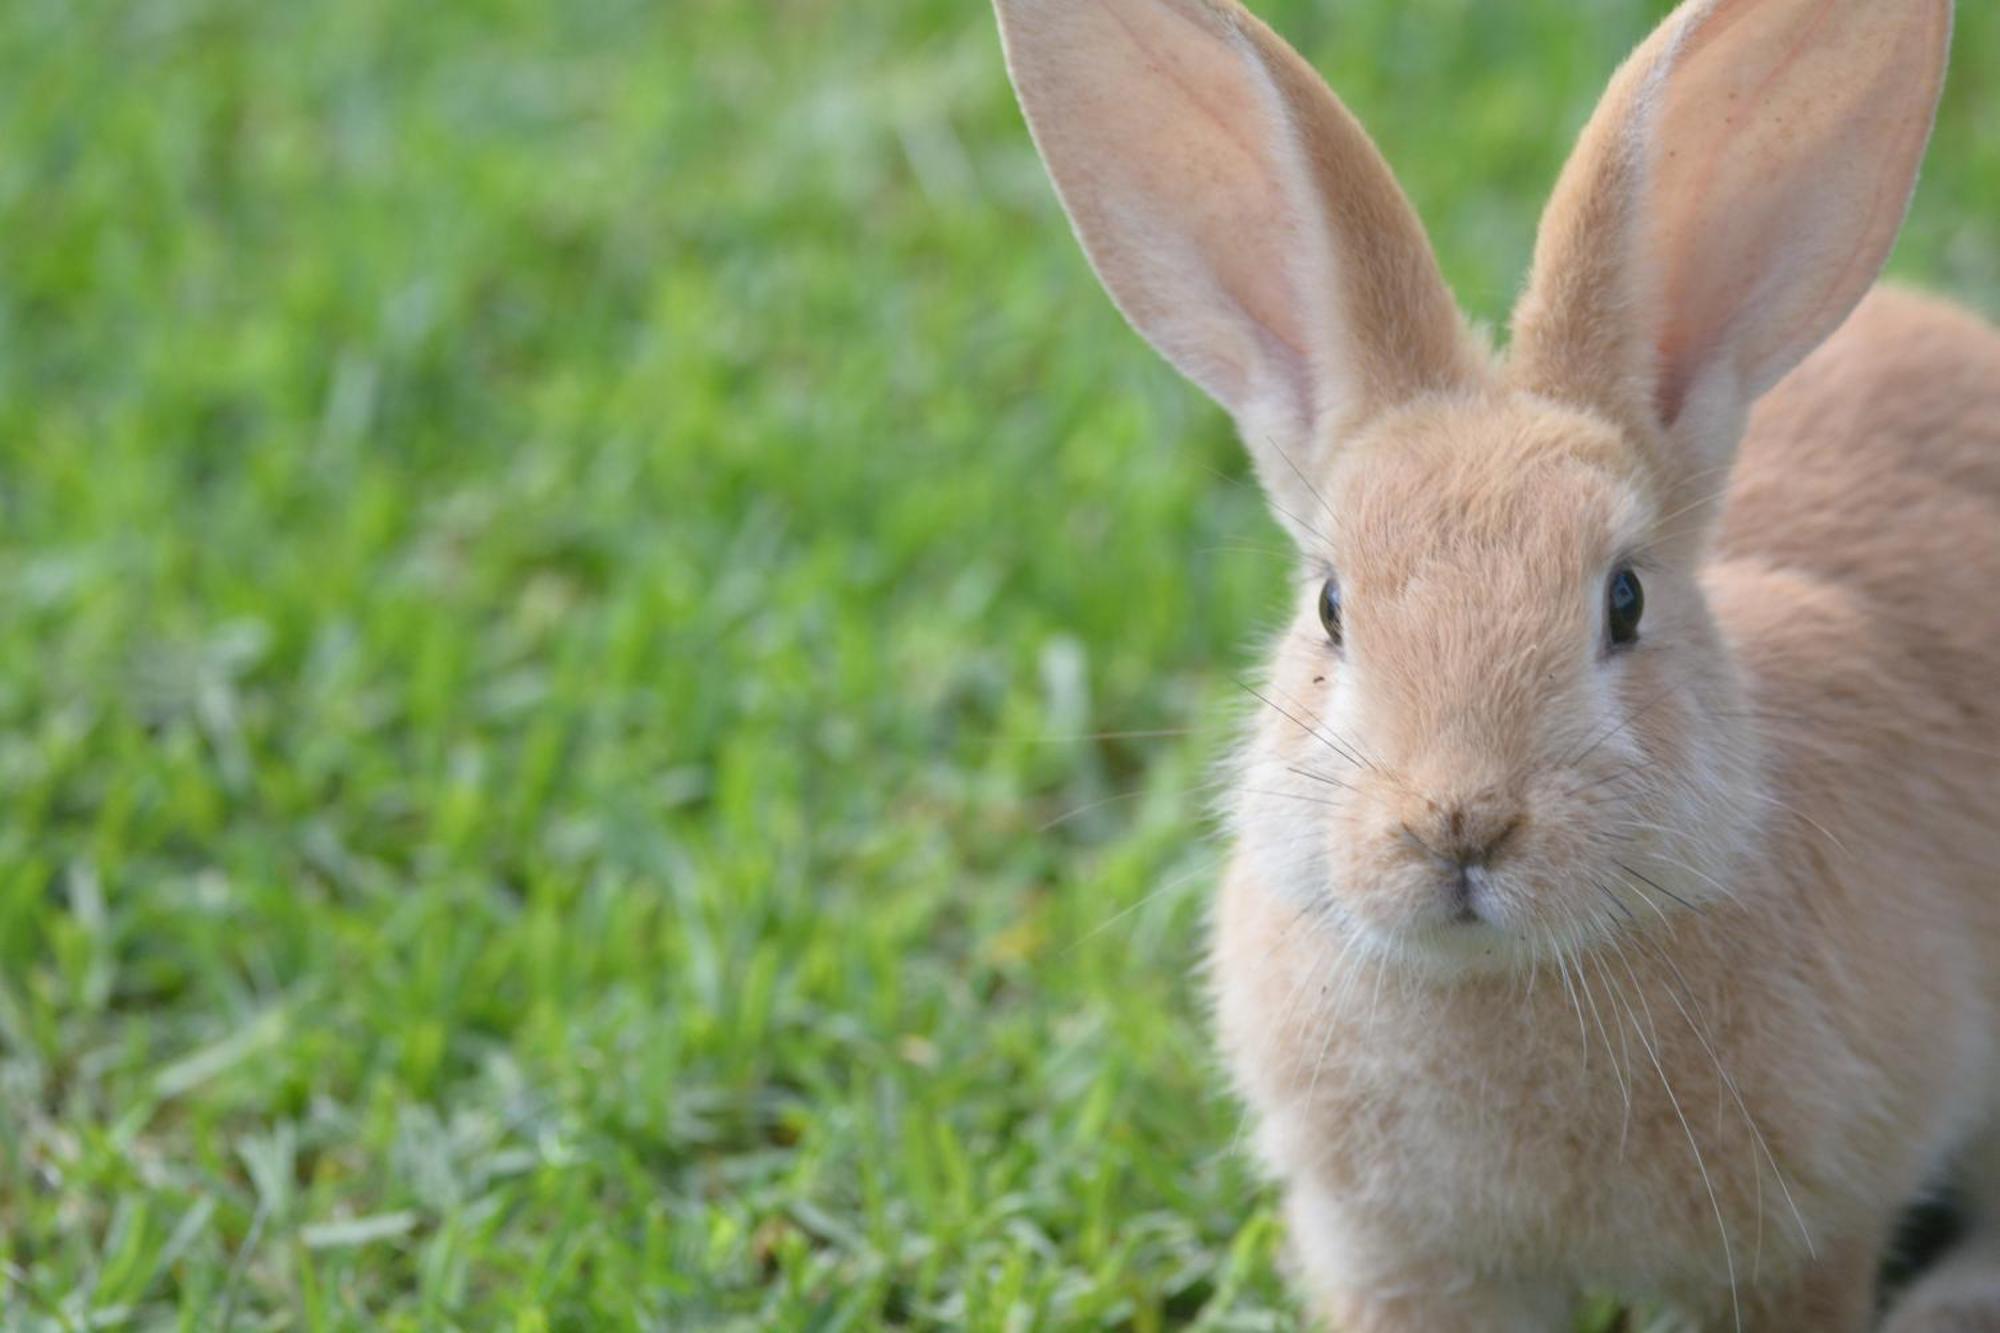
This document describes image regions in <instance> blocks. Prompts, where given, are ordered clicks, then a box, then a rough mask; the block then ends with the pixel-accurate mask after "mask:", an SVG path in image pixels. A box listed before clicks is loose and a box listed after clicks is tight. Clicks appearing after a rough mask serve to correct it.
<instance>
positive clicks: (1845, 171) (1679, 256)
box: [1513, 0, 1951, 484]
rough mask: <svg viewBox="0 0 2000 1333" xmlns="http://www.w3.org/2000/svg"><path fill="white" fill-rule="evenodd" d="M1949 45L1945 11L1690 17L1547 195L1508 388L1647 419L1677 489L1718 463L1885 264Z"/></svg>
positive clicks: (1903, 0)
mask: <svg viewBox="0 0 2000 1333" xmlns="http://www.w3.org/2000/svg"><path fill="white" fill-rule="evenodd" d="M1950 38H1951V3H1950V0H1689V3H1686V4H1683V5H1682V6H1681V7H1680V8H1679V9H1678V10H1676V11H1675V12H1674V14H1673V15H1672V16H1671V17H1669V18H1668V20H1667V21H1666V23H1665V24H1664V25H1663V26H1662V27H1661V29H1660V30H1659V31H1658V32H1657V33H1655V34H1654V35H1653V37H1652V39H1651V40H1650V41H1648V42H1647V43H1646V44H1645V45H1644V46H1642V47H1640V48H1639V51H1638V52H1637V53H1636V54H1635V55H1634V56H1633V57H1632V58H1631V60H1630V61H1628V62H1627V63H1626V65H1625V67H1624V68H1623V69H1622V70H1620V71H1619V73H1618V76H1617V77H1616V78H1615V79H1614V80H1613V82H1612V85H1611V90H1610V92H1609V93H1608V94H1607V95H1606V97H1605V100H1604V103H1603V105H1602V106H1600V107H1599V109H1598V111H1597V114H1596V116H1595V117H1594V118H1593V119H1592V120H1591V122H1590V124H1589V125H1588V126H1587V127H1586V128H1585V130H1584V133H1583V138H1582V141H1581V143H1580V144H1579V145H1578V147H1577V150H1576V153H1575V155H1574V156H1573V157H1572V158H1571V159H1570V162H1569V165H1568V167H1567V168H1565V170H1564V172H1563V175H1562V179H1561V180H1560V181H1559V182H1558V184H1557V186H1556V192H1555V197H1554V199H1553V200H1552V201H1551V202H1550V205H1549V208H1548V212H1547V213H1546V214H1545V215H1544V217H1543V220H1542V230H1541V235H1540V238H1539V240H1538V242H1537V244H1536V250H1535V266H1534V274H1533V276H1532V277H1531V279H1530V280H1529V284H1528V289H1527V293H1526V295H1525V296H1524V297H1523V298H1522V301H1521V305H1520V307H1519V308H1518V309H1517V310H1516V312H1515V316H1514V339H1513V342H1514V353H1513V358H1514V371H1513V373H1514V375H1515V376H1516V377H1517V379H1518V380H1520V381H1521V382H1523V383H1525V384H1527V385H1528V386H1529V387H1532V388H1536V389H1540V390H1542V391H1544V392H1547V393H1549V394H1552V395H1554V396H1558V397H1569V398H1579V397H1580V398H1582V399H1583V400H1585V401H1587V402H1589V403H1591V404H1592V405H1594V406H1597V407H1600V408H1603V409H1606V410H1608V411H1611V412H1612V413H1614V414H1615V415H1619V416H1621V417H1622V418H1623V419H1625V420H1627V421H1632V420H1637V421H1639V422H1641V423H1643V425H1644V427H1645V428H1646V430H1647V433H1648V434H1649V436H1651V437H1652V438H1655V439H1659V440H1663V441H1664V442H1665V443H1666V444H1667V445H1668V446H1669V451H1670V453H1671V454H1672V455H1673V456H1672V457H1671V458H1668V459H1662V460H1660V463H1661V466H1662V467H1663V468H1664V469H1665V470H1666V472H1667V474H1668V475H1667V478H1666V479H1667V480H1668V481H1669V483H1670V484H1684V483H1685V482H1686V481H1687V479H1688V478H1690V477H1692V476H1694V475H1696V473H1697V472H1698V471H1706V470H1713V469H1716V468H1718V467H1720V466H1721V465H1723V464H1726V463H1727V462H1728V461H1729V459H1730V457H1731V455H1732V452H1733V450H1734V448H1735V446H1736V442H1737V439H1738V437H1739V436H1740V434H1741V431H1742V425H1743V420H1744V415H1745V413H1746V412H1747V411H1748V409H1749V407H1750V405H1751V403H1752V402H1754V401H1755V400H1756V398H1757V396H1758V395H1759V394H1761V393H1763V392H1764V391H1765V390H1766V389H1769V388H1770V387H1771V386H1772V385H1774V384H1776V383H1777V382H1778V380H1779V379H1781V378H1782V377H1783V376H1784V375H1785V373H1786V372H1787V371H1789V370H1791V369H1792V367H1794V366H1796V365H1797V364H1798V363H1799V362H1800V361H1801V360H1803V359H1804V358H1805V356H1806V355H1807V353H1809V352H1811V351H1812V350H1813V348H1815V347H1816V346H1818V345H1819V343H1820V342H1822V341H1823V340H1824V339H1825V338H1826V337H1827V336H1828V335H1829V334H1831V333H1832V332H1833V331H1834V330H1835V329H1836V328H1838V327H1839V326H1840V324H1841V322H1842V321H1843V320H1845V319H1846V318H1847V316H1848V314H1849V313H1850V312H1851V311H1852V310H1853V309H1854V307H1855V305H1856V304H1857V303H1858V302H1859V301H1860V300H1861V298H1862V296H1863V295H1865V294H1866V293H1867V291H1868V288H1869V287H1870V286H1871V285H1872V284H1873V283H1874V281H1875V279H1876V276H1877V275H1878V274H1879V273H1880V271H1881V268H1882V264H1883V262H1884V261H1885V260H1886V259H1887V258H1888V255H1889V249H1890V247H1891V246H1892V245H1893V244H1894V242H1895V239H1896V233H1897V231H1898V230H1899V229H1900V227H1901V226H1902V222H1903V216H1904V214H1905V213H1906V212H1907V211H1908V208H1909V202H1910V194H1911V191H1912V189H1913V188H1914V186H1915V183H1916V175H1917V165H1918V163H1919V162H1920V161H1921V160H1922V158H1923V153H1924V146H1925V144H1926V142H1927V141H1928V140H1929V138H1930V129H1931V123H1932V121H1933V119H1934V118H1935V116H1936V112H1937V102H1938V94H1939V90H1940V88H1941V86H1942V84H1943V80H1944V68H1945V55H1946V51H1947V48H1948V47H1949V45H1950ZM1661 431H1664V434H1660V433H1659V432H1661Z"/></svg>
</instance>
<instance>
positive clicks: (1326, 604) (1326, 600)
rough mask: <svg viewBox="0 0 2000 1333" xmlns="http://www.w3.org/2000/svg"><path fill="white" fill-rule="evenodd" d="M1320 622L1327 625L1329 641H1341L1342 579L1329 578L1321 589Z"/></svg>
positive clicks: (1336, 642)
mask: <svg viewBox="0 0 2000 1333" xmlns="http://www.w3.org/2000/svg"><path fill="white" fill-rule="evenodd" d="M1319 623H1320V624H1322V625H1324V626H1325V627H1326V640H1327V642H1328V643H1331V644H1334V645H1336V646H1337V645H1338V644H1339V643H1340V581H1339V580H1338V579H1328V580H1327V581H1326V584H1325V586H1324V587H1322V588H1321V589H1320V590H1319Z"/></svg>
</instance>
